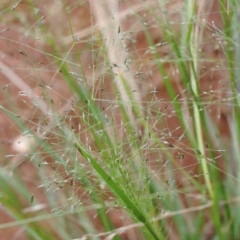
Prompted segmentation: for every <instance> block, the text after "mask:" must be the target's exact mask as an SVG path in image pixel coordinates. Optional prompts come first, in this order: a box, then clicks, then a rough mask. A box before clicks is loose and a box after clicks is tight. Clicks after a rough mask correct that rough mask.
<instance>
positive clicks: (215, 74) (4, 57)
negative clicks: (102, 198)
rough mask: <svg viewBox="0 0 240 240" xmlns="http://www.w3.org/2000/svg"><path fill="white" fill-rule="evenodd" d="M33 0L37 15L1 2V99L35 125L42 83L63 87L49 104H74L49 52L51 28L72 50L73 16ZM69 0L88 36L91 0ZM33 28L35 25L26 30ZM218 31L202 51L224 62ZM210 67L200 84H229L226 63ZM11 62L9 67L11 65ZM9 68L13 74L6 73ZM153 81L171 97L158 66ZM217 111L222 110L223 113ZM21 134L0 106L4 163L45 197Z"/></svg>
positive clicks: (223, 125)
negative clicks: (41, 31) (21, 146)
mask: <svg viewBox="0 0 240 240" xmlns="http://www.w3.org/2000/svg"><path fill="white" fill-rule="evenodd" d="M33 2H34V3H33V6H34V7H35V8H36V11H37V12H38V13H39V15H36V16H35V17H36V18H34V17H33V14H32V11H33V7H31V6H30V4H29V3H28V1H21V2H20V3H19V4H18V5H17V6H16V7H14V4H13V3H9V1H5V2H4V1H1V4H0V8H1V11H4V10H6V13H4V14H3V16H4V19H3V20H2V21H1V23H0V31H1V33H0V36H1V37H2V38H0V68H1V70H0V89H1V90H0V91H1V94H0V104H1V105H2V106H4V107H5V108H6V109H11V110H12V111H14V113H15V114H16V115H19V116H21V118H22V119H28V120H29V119H31V121H32V123H31V122H29V121H26V124H27V125H28V126H30V127H31V126H34V125H36V122H38V121H39V119H40V118H41V117H42V114H43V113H42V112H41V111H39V110H36V107H34V105H33V104H32V102H31V101H32V100H33V99H36V98H37V97H39V96H41V95H42V93H43V90H42V87H41V84H42V85H48V86H51V88H52V89H54V90H55V92H56V93H58V94H54V93H52V95H51V98H52V100H51V99H46V100H45V102H46V104H50V102H51V101H54V103H55V105H56V106H60V102H61V105H62V106H64V105H65V107H66V109H67V108H68V107H69V106H68V105H67V101H66V102H63V97H64V98H66V99H70V98H71V93H70V92H69V91H68V90H66V89H67V86H66V84H65V82H64V80H63V79H62V76H61V73H60V72H59V73H57V74H56V65H55V64H52V63H53V58H51V57H50V56H47V55H46V54H45V53H46V52H48V53H51V52H54V49H52V48H51V47H50V46H49V44H47V43H46V39H47V37H48V34H49V35H50V38H51V36H59V37H54V40H55V41H56V42H55V44H56V45H58V48H57V49H61V46H62V52H67V51H68V49H69V48H70V46H71V43H72V41H71V33H70V30H69V26H68V24H66V22H67V21H68V20H67V17H66V13H65V12H64V11H63V5H62V4H57V3H56V2H55V1H45V0H44V1H33ZM67 2H68V5H69V8H70V7H72V10H71V13H70V19H71V23H72V29H73V32H74V35H75V33H76V35H78V34H77V33H79V32H80V33H82V34H83V35H84V34H85V36H84V37H83V38H82V39H83V40H84V39H88V38H89V33H88V31H89V27H91V26H95V24H96V23H91V21H92V19H91V12H90V6H89V3H88V2H86V3H84V4H83V5H80V6H79V5H78V4H77V3H76V2H77V1H74V0H73V1H67ZM126 2H128V3H126ZM207 2H208V7H206V15H205V16H204V18H205V19H206V21H207V22H208V23H212V21H213V22H214V23H215V26H217V27H218V28H219V29H221V16H220V14H219V6H218V1H217V0H216V1H215V0H210V1H207ZM129 5H131V6H134V5H136V6H139V2H138V1H125V2H124V3H123V4H122V6H121V8H120V11H126V10H127V9H128V7H129ZM181 7H182V2H181V1H172V3H171V4H169V5H168V6H167V10H168V11H169V12H170V13H171V14H170V17H171V18H172V20H173V21H174V20H177V19H179V17H180V16H179V11H177V9H181ZM10 9H12V10H10ZM141 14H143V13H141ZM41 16H44V17H45V18H44V20H43V23H42V24H44V25H45V26H46V28H47V31H46V32H45V36H38V30H37V25H36V27H33V28H31V26H33V24H35V23H36V21H37V20H36V19H39V18H40V17H41ZM149 18H150V17H149V16H147V17H146V20H149ZM133 21H134V20H132V19H131V18H129V20H126V19H125V21H124V24H123V28H125V30H127V29H129V28H130V26H131V24H132V22H133ZM40 22H41V21H40ZM173 27H174V29H175V31H176V32H179V34H180V27H179V25H178V24H176V25H174V26H173ZM30 28H31V30H29V32H27V31H28V29H30ZM123 30H124V29H123ZM123 30H122V31H123ZM48 31H50V32H48ZM213 32H214V30H213V28H211V27H209V29H208V30H206V32H205V37H206V40H205V41H204V45H203V51H204V53H205V54H206V56H207V57H206V58H209V59H210V58H215V59H218V60H219V62H223V61H224V56H223V54H222V53H221V51H220V50H219V48H217V44H216V41H215V39H214V37H213V36H212V33H213ZM150 33H151V34H152V37H153V40H154V42H155V43H158V42H164V38H163V34H162V33H161V32H160V31H159V30H158V29H151V30H150ZM36 37H39V38H40V39H39V40H38V39H36ZM135 38H136V41H137V43H136V45H135V47H136V49H146V48H147V46H148V44H147V41H146V38H145V36H144V33H143V32H139V33H138V34H137V35H136V36H135ZM19 39H20V40H19ZM84 45H85V44H84V42H83V44H78V45H77V48H78V49H79V50H80V49H82V48H83V47H84ZM138 54H139V55H140V57H139V59H141V55H142V56H143V57H142V59H144V60H145V59H151V58H152V57H153V56H152V55H151V54H150V53H149V54H147V55H146V54H145V51H142V52H141V50H139V51H138ZM159 54H160V56H161V57H164V56H166V55H167V54H169V49H168V48H167V47H163V48H162V49H161V51H160V52H159ZM144 60H143V61H142V62H141V61H139V63H138V66H140V65H141V64H144V67H147V64H148V63H144ZM89 63H91V55H90V54H89V55H88V53H86V54H85V58H84V62H83V63H82V64H83V67H84V68H85V69H86V72H87V66H88V64H89ZM49 64H50V65H49ZM205 67H206V68H205V70H204V72H203V74H202V77H201V79H200V87H201V90H202V91H206V92H209V89H210V88H211V89H212V90H216V89H226V86H227V83H226V82H224V79H227V73H226V72H225V71H224V70H222V69H223V68H222V69H221V68H220V69H219V70H214V71H210V69H211V68H213V67H214V65H213V64H209V63H207V62H206V63H205ZM6 68H7V69H9V70H8V71H6ZM73 68H74V67H73ZM165 68H166V72H167V73H169V75H170V76H171V77H170V78H171V80H172V81H173V84H174V87H175V90H176V92H180V90H181V89H182V86H181V84H180V79H178V78H177V77H175V76H173V75H172V66H171V65H170V64H166V66H165ZM41 69H42V70H41ZM6 72H7V73H8V74H6ZM13 78H14V81H13ZM20 80H21V81H22V82H21V81H20ZM149 81H150V82H151V84H152V85H153V86H155V87H156V90H157V91H158V93H157V95H158V97H159V98H164V99H169V97H168V94H167V91H166V89H165V87H164V84H163V80H162V77H161V76H160V74H159V72H158V70H157V69H156V70H153V73H152V76H151V79H150V80H149ZM23 83H25V84H26V85H27V86H28V87H29V88H30V89H31V90H32V92H31V93H30V94H29V95H31V97H28V96H29V95H28V96H26V97H25V98H24V101H23V97H22V96H19V92H20V91H24V90H25V87H24V85H23ZM6 86H7V87H6ZM5 87H6V88H5ZM107 87H108V86H107ZM109 88H110V87H109ZM7 97H9V98H11V101H10V100H9V99H7ZM14 106H15V107H14ZM164 107H167V104H166V106H162V108H164ZM209 109H211V111H212V117H215V123H216V124H217V125H218V126H219V131H220V132H221V138H222V139H226V140H227V136H228V127H227V121H226V115H227V111H226V109H224V108H221V109H220V108H219V106H218V107H216V108H215V107H214V106H213V107H211V108H209ZM218 116H220V118H218ZM166 124H167V126H168V128H169V131H170V132H171V131H172V130H174V129H176V128H177V127H178V126H179V122H178V121H176V119H174V118H166ZM174 134H176V136H179V135H181V130H179V131H175V132H174ZM19 135H21V130H20V129H19V127H18V126H16V124H15V123H14V121H13V120H11V118H10V117H9V116H7V114H6V112H4V111H2V110H0V144H1V145H0V147H1V153H0V159H1V160H0V161H1V167H6V166H7V165H8V164H9V162H8V161H12V163H13V164H15V165H16V166H17V167H16V171H18V173H19V174H20V175H21V176H22V180H23V181H24V182H25V183H26V184H27V186H28V187H29V189H30V191H31V192H33V193H34V196H35V198H37V199H39V201H40V202H44V197H43V195H42V192H41V191H40V190H39V189H36V186H38V185H40V184H41V183H40V180H39V179H38V178H37V177H36V176H37V174H35V171H36V168H35V167H33V166H32V164H31V163H29V162H28V161H24V162H23V163H21V164H20V163H19V161H20V160H21V159H22V155H21V154H20V153H19V152H18V151H16V148H15V149H14V146H13V143H14V141H15V139H16V138H17V137H18V136H19ZM173 138H174V137H173ZM173 138H172V139H173ZM170 141H171V144H172V145H175V144H177V143H176V142H174V141H173V140H170ZM15 144H16V142H15ZM186 144H187V142H186ZM175 146H176V145H175ZM174 151H175V153H174ZM11 154H14V158H12V159H11V160H9V159H6V158H4V156H5V155H11ZM173 154H177V151H176V150H174V149H173ZM195 163H196V159H195V158H193V157H191V155H189V156H187V157H185V160H184V162H183V165H182V166H183V167H187V166H192V165H193V164H195ZM191 170H192V171H193V172H195V173H196V174H197V172H198V165H196V167H195V168H193V169H192V167H191ZM23 205H24V206H25V207H27V206H28V205H29V203H23ZM9 221H12V219H11V217H10V216H9V215H8V214H7V213H6V212H5V211H4V210H3V209H0V224H2V223H6V222H9ZM113 221H114V219H113ZM116 221H117V220H116ZM116 225H119V226H120V225H121V223H117V222H116ZM0 238H1V239H2V240H3V239H6V240H7V239H26V236H25V235H24V234H22V233H21V229H20V228H17V227H15V228H9V229H4V230H2V231H1V230H0Z"/></svg>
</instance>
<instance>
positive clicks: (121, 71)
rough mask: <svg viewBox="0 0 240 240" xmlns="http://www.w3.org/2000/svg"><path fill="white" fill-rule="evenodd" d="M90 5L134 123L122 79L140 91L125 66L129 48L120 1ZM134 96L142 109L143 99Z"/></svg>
mask: <svg viewBox="0 0 240 240" xmlns="http://www.w3.org/2000/svg"><path fill="white" fill-rule="evenodd" d="M90 4H91V8H92V12H93V15H94V18H95V19H96V23H97V24H98V26H99V29H100V31H101V33H102V37H103V40H104V43H105V46H106V48H107V49H108V59H109V61H110V64H111V66H113V72H114V74H115V79H114V82H115V83H116V85H117V88H118V90H119V92H120V95H121V98H122V101H123V102H124V105H125V106H126V107H127V108H128V114H129V117H130V119H131V120H132V122H134V116H133V113H132V111H131V104H130V103H131V100H130V98H129V96H128V94H127V92H126V89H125V87H124V83H123V81H122V78H123V79H125V80H126V82H127V84H128V86H129V88H130V89H131V90H136V89H138V86H137V84H136V81H135V79H134V75H133V73H132V71H131V70H129V69H127V67H126V66H125V64H124V61H125V60H126V59H128V53H127V51H125V46H127V44H126V42H125V40H124V37H123V35H122V30H121V29H122V24H121V18H120V12H119V11H120V9H119V6H118V1H111V0H104V1H94V0H90ZM132 96H133V100H134V102H135V104H138V106H139V107H140V106H141V98H140V95H139V93H138V92H135V93H134V94H133V95H132Z"/></svg>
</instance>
